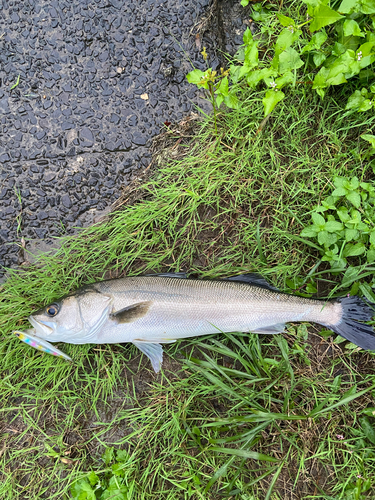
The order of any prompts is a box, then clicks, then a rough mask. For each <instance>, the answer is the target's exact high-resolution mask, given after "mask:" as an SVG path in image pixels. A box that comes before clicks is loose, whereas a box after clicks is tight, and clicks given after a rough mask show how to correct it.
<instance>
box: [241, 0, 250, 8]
mask: <svg viewBox="0 0 375 500" xmlns="http://www.w3.org/2000/svg"><path fill="white" fill-rule="evenodd" d="M249 2H250V0H241V5H242V7H247V6H248V4H249Z"/></svg>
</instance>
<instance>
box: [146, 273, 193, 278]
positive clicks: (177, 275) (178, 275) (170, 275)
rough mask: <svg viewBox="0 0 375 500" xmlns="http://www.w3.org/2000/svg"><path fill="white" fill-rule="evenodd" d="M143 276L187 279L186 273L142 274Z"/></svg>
mask: <svg viewBox="0 0 375 500" xmlns="http://www.w3.org/2000/svg"><path fill="white" fill-rule="evenodd" d="M143 276H159V277H161V278H180V279H187V274H186V273H183V272H181V273H153V274H144V275H143Z"/></svg>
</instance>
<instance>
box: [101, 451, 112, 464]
mask: <svg viewBox="0 0 375 500" xmlns="http://www.w3.org/2000/svg"><path fill="white" fill-rule="evenodd" d="M102 459H103V460H104V463H105V464H106V465H109V464H110V463H111V462H113V460H114V448H113V446H108V447H107V448H106V449H105V452H104V454H103V456H102Z"/></svg>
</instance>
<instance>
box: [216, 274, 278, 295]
mask: <svg viewBox="0 0 375 500" xmlns="http://www.w3.org/2000/svg"><path fill="white" fill-rule="evenodd" d="M224 279H225V280H226V281H240V282H242V283H247V284H248V285H255V286H259V287H261V288H267V289H268V290H273V291H274V292H279V291H280V290H279V289H278V288H276V287H275V286H273V285H271V284H270V283H268V281H266V280H265V279H264V278H263V276H262V275H261V274H257V273H248V274H239V275H238V276H231V277H230V278H224Z"/></svg>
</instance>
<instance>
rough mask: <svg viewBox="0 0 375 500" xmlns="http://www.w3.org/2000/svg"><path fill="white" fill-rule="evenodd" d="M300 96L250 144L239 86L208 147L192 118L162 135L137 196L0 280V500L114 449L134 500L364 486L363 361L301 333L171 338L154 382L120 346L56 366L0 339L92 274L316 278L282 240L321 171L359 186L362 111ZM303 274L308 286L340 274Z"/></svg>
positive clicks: (44, 486) (299, 252) (254, 118)
mask: <svg viewBox="0 0 375 500" xmlns="http://www.w3.org/2000/svg"><path fill="white" fill-rule="evenodd" d="M310 94H311V92H310V91H309V92H307V91H305V89H304V88H302V89H301V88H299V89H297V90H295V91H294V93H293V94H292V95H291V96H290V99H289V101H288V103H287V104H283V103H282V104H281V105H280V107H279V108H278V109H277V111H275V114H274V115H273V116H272V117H271V118H270V120H269V121H268V123H267V125H266V126H265V128H264V130H263V132H262V133H260V134H256V131H257V129H258V127H259V124H260V122H261V121H262V109H261V108H262V106H261V102H260V100H259V99H258V98H257V97H256V94H246V93H244V95H243V105H242V106H241V108H240V109H239V110H238V111H234V112H232V113H229V114H222V115H221V116H220V119H219V123H218V128H219V133H218V136H215V135H214V134H213V126H212V123H210V121H209V120H206V121H203V122H201V123H195V124H193V125H191V123H190V124H189V123H187V124H184V125H181V126H180V128H179V129H178V130H175V131H172V132H168V133H166V135H165V136H164V138H163V140H164V143H165V145H166V146H168V147H167V149H166V150H165V151H164V154H163V155H159V156H158V157H157V159H156V160H155V163H158V165H157V168H155V171H154V173H153V174H152V175H151V177H150V179H149V180H148V181H147V182H145V184H144V185H143V187H142V193H143V196H142V198H141V199H139V200H138V201H135V202H134V204H132V205H127V206H126V205H124V206H123V207H120V208H119V209H118V211H117V212H116V213H115V214H113V215H112V216H111V217H110V219H109V220H108V221H106V222H104V223H101V224H98V225H96V226H93V227H92V228H89V229H87V230H85V231H83V232H82V233H80V235H79V236H78V237H77V236H76V237H74V238H66V239H65V240H64V244H63V246H62V248H61V249H60V250H59V251H58V252H57V253H56V254H55V255H50V256H44V257H41V258H40V260H39V262H38V263H37V265H36V266H34V267H32V268H31V267H30V268H28V269H26V270H24V271H22V272H20V273H14V274H13V275H12V276H11V277H10V278H9V280H8V281H7V282H6V283H5V284H4V285H2V289H1V299H0V328H1V332H2V335H3V338H2V342H1V345H0V355H1V360H2V363H1V368H0V398H1V403H0V422H1V427H2V439H1V443H2V445H1V447H0V448H1V449H0V460H1V462H2V464H1V471H2V474H3V478H2V481H1V483H0V498H6V499H7V500H8V499H9V500H13V499H21V498H22V499H28V498H30V499H31V498H33V499H35V498H51V499H52V498H57V499H60V498H69V494H68V491H69V487H70V485H71V484H72V482H73V481H74V480H76V479H79V478H81V477H84V476H85V474H86V473H87V472H89V471H91V470H95V471H96V472H97V473H98V471H100V470H106V469H107V466H106V465H105V464H104V462H103V461H102V460H101V458H100V457H101V455H102V453H103V451H104V449H105V447H106V446H112V445H115V446H116V447H119V448H123V449H126V450H127V451H128V453H129V460H128V462H126V463H125V465H124V474H125V480H126V482H127V484H128V486H129V488H130V491H132V492H133V493H132V494H131V498H137V499H138V498H140V499H150V500H151V499H155V500H156V499H160V498H166V499H174V498H186V499H188V498H189V499H190V498H193V499H216V498H222V497H224V498H239V499H244V500H250V499H254V500H258V499H263V498H267V499H284V498H293V499H294V498H295V499H302V498H306V499H307V498H309V499H310V498H316V499H318V498H327V499H330V498H331V499H333V498H335V499H338V498H348V499H349V498H350V499H352V498H353V499H354V498H360V493H359V492H358V491H359V490H358V491H356V490H353V491H352V493H350V492H349V490H348V488H351V487H352V486H353V488H354V486H355V485H356V481H358V485H357V486H356V487H357V489H358V488H364V486H363V485H364V484H365V481H366V480H369V481H370V482H371V484H372V485H374V483H375V479H374V465H375V464H374V457H375V454H374V452H373V450H372V448H373V446H374V440H373V439H374V436H373V435H372V434H371V432H370V430H369V427H368V426H367V425H366V423H364V422H365V421H364V420H360V419H361V418H363V417H364V416H365V413H363V411H364V410H365V409H366V407H368V406H373V402H372V401H373V397H374V395H375V386H374V384H375V376H374V359H373V356H372V355H370V354H369V353H364V352H357V350H354V351H353V350H348V349H346V348H345V345H344V347H341V346H343V344H340V345H337V344H332V343H331V342H330V341H327V340H324V339H322V337H321V336H319V334H318V330H316V329H315V328H313V327H309V328H308V331H307V330H306V328H304V327H299V328H298V329H295V328H290V330H289V334H288V335H286V336H284V337H282V336H276V337H267V336H262V337H258V336H256V335H247V334H246V335H245V334H237V335H224V334H223V335H217V336H215V337H212V338H211V337H209V338H206V339H202V338H200V339H191V340H190V341H188V342H186V341H185V342H178V343H176V344H175V345H171V346H167V347H166V348H165V351H166V353H167V354H166V356H165V365H164V371H163V372H162V374H161V375H159V376H155V375H154V374H153V373H152V372H151V371H150V366H149V362H148V361H147V360H146V359H145V358H144V357H142V356H141V355H140V354H139V352H138V351H137V350H136V349H135V348H134V347H132V346H129V345H125V346H106V345H104V346H97V347H95V346H87V345H84V346H72V345H62V346H61V345H60V346H59V347H62V349H63V350H64V352H66V353H67V354H68V355H70V356H71V357H72V358H73V359H74V364H68V363H66V362H65V361H63V360H56V359H54V358H52V357H51V356H48V355H42V354H40V353H39V352H37V351H34V350H32V349H31V348H29V347H27V346H25V345H24V344H21V343H20V342H19V341H18V339H16V338H12V335H11V331H12V330H13V329H14V328H16V327H17V328H22V327H24V326H25V325H26V323H25V318H26V317H27V315H28V314H29V313H30V312H31V311H32V310H33V309H35V308H36V307H40V306H41V305H43V304H47V303H49V302H51V301H53V300H54V299H56V298H58V297H59V296H61V295H64V294H66V293H67V292H68V291H70V290H73V289H75V288H77V287H78V286H79V285H81V284H83V283H89V282H93V281H96V280H100V279H103V278H107V277H116V276H121V275H124V274H139V273H142V272H150V271H160V270H164V271H166V270H171V271H172V270H173V271H179V270H188V271H192V272H195V273H196V274H197V275H199V276H201V277H224V276H228V275H232V274H236V273H239V272H246V271H260V272H262V273H263V274H265V275H268V277H269V279H271V280H272V281H273V282H274V283H275V284H278V285H279V286H281V287H284V286H285V280H286V279H288V278H294V277H304V278H305V277H306V275H307V274H308V273H309V272H310V271H314V272H315V271H318V272H319V271H324V270H325V268H324V267H318V268H317V269H315V266H316V263H317V260H318V258H319V254H318V252H317V251H316V250H315V249H314V248H311V247H308V246H306V245H304V244H303V243H302V242H300V241H296V240H295V239H294V236H296V235H298V234H299V232H300V231H301V229H302V225H303V224H308V223H309V220H310V217H309V213H310V211H311V210H312V208H313V206H314V204H316V203H318V201H319V200H320V199H321V198H322V197H324V196H325V195H326V193H327V192H328V191H329V189H330V186H331V181H332V178H333V176H334V175H348V176H350V175H357V176H358V177H360V178H370V177H371V175H372V167H371V164H370V163H368V162H364V161H362V160H361V158H362V153H363V152H364V150H365V148H366V147H367V146H366V144H362V141H361V139H359V135H360V134H361V133H365V132H368V130H370V129H371V127H372V126H373V122H374V118H373V117H371V116H369V115H367V114H363V115H359V116H355V115H353V114H352V115H346V116H344V115H343V112H342V102H345V100H344V99H341V96H340V94H339V93H338V94H336V95H335V96H333V97H331V98H328V99H327V100H326V101H324V103H321V102H320V101H319V100H318V98H317V97H315V96H311V95H310ZM319 276H326V278H325V279H320V281H319V284H320V285H321V288H319V289H323V290H324V291H325V292H324V293H327V291H328V289H329V286H332V287H333V285H334V284H333V283H331V280H333V281H334V280H335V279H339V277H338V278H337V277H336V278H335V277H332V276H331V275H329V274H327V275H325V274H323V275H319ZM348 391H351V392H348ZM368 418H369V420H368V421H367V422H369V424H370V428H371V425H372V422H373V421H372V418H373V417H372V416H371V414H370V415H368ZM337 435H339V436H341V435H343V436H344V440H341V439H340V438H337ZM269 457H270V458H271V459H272V460H274V461H269ZM357 475H361V476H362V477H361V478H357ZM344 491H346V493H345V494H344ZM348 492H349V493H348ZM346 494H348V495H349V494H350V495H351V496H347V497H345V495H346ZM64 495H66V496H64ZM356 495H357V496H356Z"/></svg>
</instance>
